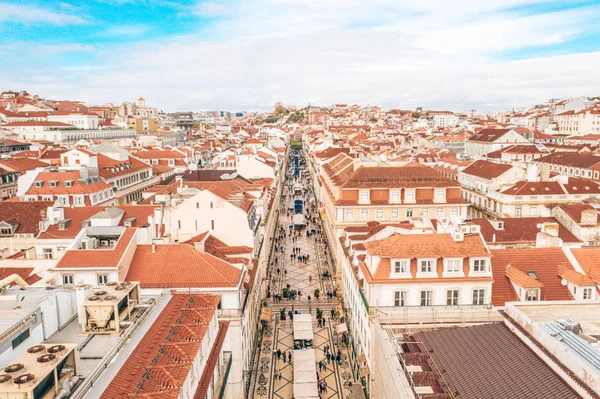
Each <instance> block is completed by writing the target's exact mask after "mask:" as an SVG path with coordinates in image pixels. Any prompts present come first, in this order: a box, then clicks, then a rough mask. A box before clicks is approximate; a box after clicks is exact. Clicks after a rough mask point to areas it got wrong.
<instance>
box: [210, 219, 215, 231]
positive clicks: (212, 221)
mask: <svg viewBox="0 0 600 399" xmlns="http://www.w3.org/2000/svg"><path fill="white" fill-rule="evenodd" d="M210 229H211V230H214V229H215V221H214V220H211V221H210Z"/></svg>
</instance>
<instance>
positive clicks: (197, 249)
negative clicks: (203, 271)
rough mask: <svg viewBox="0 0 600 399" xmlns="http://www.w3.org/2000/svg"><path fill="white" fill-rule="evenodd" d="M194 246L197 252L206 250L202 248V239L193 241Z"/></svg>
mask: <svg viewBox="0 0 600 399" xmlns="http://www.w3.org/2000/svg"><path fill="white" fill-rule="evenodd" d="M194 248H196V251H198V252H203V253H204V252H206V249H205V248H204V240H202V241H197V242H195V243H194Z"/></svg>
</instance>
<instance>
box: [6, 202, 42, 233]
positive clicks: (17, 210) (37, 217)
mask: <svg viewBox="0 0 600 399" xmlns="http://www.w3.org/2000/svg"><path fill="white" fill-rule="evenodd" d="M52 205H53V202H51V201H35V202H18V201H0V221H7V222H8V221H9V220H11V219H12V221H11V222H10V223H11V224H13V223H15V221H16V223H18V227H17V229H16V230H15V234H33V236H34V237H37V236H38V234H39V233H40V222H41V221H42V220H43V219H44V218H46V212H47V210H48V207H50V206H52Z"/></svg>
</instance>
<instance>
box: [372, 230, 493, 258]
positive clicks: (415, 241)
mask: <svg viewBox="0 0 600 399" xmlns="http://www.w3.org/2000/svg"><path fill="white" fill-rule="evenodd" d="M364 244H365V248H366V250H367V252H368V253H369V254H370V255H371V256H381V257H386V258H393V259H414V258H433V259H439V258H465V257H471V256H483V257H486V256H490V254H489V252H488V251H487V249H486V247H485V245H484V243H483V241H482V240H481V238H480V237H479V235H477V234H474V235H465V237H464V240H463V241H460V242H455V241H453V239H452V236H451V235H450V234H427V235H423V234H393V235H391V236H389V237H387V238H384V239H382V240H374V241H368V242H365V243H364Z"/></svg>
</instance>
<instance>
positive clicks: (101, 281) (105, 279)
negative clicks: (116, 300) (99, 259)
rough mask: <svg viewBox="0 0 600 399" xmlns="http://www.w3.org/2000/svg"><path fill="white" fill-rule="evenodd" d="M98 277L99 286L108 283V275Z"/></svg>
mask: <svg viewBox="0 0 600 399" xmlns="http://www.w3.org/2000/svg"><path fill="white" fill-rule="evenodd" d="M96 277H97V279H98V284H106V283H108V274H98V275H97V276H96Z"/></svg>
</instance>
